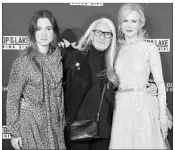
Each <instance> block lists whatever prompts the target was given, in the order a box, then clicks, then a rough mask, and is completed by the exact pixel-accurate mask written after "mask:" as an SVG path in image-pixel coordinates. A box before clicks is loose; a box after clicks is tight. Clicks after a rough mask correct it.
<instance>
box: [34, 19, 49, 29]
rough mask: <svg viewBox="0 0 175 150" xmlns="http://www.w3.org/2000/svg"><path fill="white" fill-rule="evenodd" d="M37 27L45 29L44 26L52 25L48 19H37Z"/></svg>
mask: <svg viewBox="0 0 175 150" xmlns="http://www.w3.org/2000/svg"><path fill="white" fill-rule="evenodd" d="M37 26H40V27H45V26H52V24H51V22H50V20H49V19H48V18H39V19H38V21H37Z"/></svg>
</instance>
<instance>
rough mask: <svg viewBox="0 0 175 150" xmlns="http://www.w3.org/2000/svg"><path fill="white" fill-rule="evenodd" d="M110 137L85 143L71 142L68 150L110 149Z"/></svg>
mask: <svg viewBox="0 0 175 150" xmlns="http://www.w3.org/2000/svg"><path fill="white" fill-rule="evenodd" d="M109 141H110V140H109V139H98V140H94V141H91V142H84V143H70V144H69V145H68V150H109Z"/></svg>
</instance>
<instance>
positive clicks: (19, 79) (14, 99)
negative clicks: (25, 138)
mask: <svg viewBox="0 0 175 150" xmlns="http://www.w3.org/2000/svg"><path fill="white" fill-rule="evenodd" d="M19 63H20V62H19V61H14V62H13V64H12V70H11V72H10V78H9V83H8V92H7V104H6V112H7V119H6V121H7V128H8V131H9V132H10V133H11V135H12V136H13V137H20V132H19V128H20V106H19V105H20V98H21V94H22V90H23V86H24V75H23V73H22V69H21V66H20V64H19Z"/></svg>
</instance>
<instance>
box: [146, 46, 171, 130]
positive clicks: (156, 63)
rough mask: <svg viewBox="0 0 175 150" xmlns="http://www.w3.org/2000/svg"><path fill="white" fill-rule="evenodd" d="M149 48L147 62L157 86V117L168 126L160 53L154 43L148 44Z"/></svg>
mask: <svg viewBox="0 0 175 150" xmlns="http://www.w3.org/2000/svg"><path fill="white" fill-rule="evenodd" d="M148 49H149V62H150V68H151V72H152V74H153V78H154V81H155V83H156V85H157V87H158V97H157V98H158V101H159V119H160V121H163V120H164V121H165V122H167V123H168V125H167V126H168V127H169V128H171V127H170V126H171V125H170V124H171V123H170V121H169V120H168V116H167V114H166V110H167V107H166V105H167V103H166V90H165V83H164V79H163V73H162V63H161V58H160V54H159V51H158V48H157V46H156V45H154V44H149V45H148Z"/></svg>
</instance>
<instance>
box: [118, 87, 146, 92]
mask: <svg viewBox="0 0 175 150" xmlns="http://www.w3.org/2000/svg"><path fill="white" fill-rule="evenodd" d="M145 89H146V86H144V87H142V88H138V87H131V88H118V91H117V92H122V93H123V92H133V91H142V90H145Z"/></svg>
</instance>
